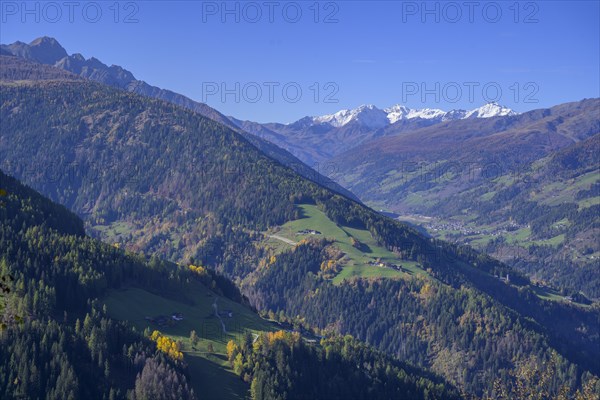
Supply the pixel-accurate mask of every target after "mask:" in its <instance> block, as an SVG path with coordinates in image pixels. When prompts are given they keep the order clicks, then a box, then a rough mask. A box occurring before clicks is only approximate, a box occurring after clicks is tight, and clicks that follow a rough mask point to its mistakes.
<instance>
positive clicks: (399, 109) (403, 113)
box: [384, 104, 446, 124]
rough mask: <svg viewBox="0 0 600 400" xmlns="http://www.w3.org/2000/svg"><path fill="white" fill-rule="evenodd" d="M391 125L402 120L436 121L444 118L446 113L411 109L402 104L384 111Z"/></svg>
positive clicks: (431, 109)
mask: <svg viewBox="0 0 600 400" xmlns="http://www.w3.org/2000/svg"><path fill="white" fill-rule="evenodd" d="M384 111H385V112H387V119H388V120H389V121H390V123H391V124H393V123H394V122H397V121H400V120H401V119H414V118H422V119H436V118H443V116H444V115H445V114H446V111H444V110H440V109H437V108H422V109H411V108H408V107H405V106H402V105H400V104H396V105H395V106H392V107H389V108H386V109H384Z"/></svg>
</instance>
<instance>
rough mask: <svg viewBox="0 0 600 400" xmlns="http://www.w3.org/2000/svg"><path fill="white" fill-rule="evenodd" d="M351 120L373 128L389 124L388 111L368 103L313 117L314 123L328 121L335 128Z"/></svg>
mask: <svg viewBox="0 0 600 400" xmlns="http://www.w3.org/2000/svg"><path fill="white" fill-rule="evenodd" d="M353 121H357V122H359V123H360V124H361V125H363V126H366V127H369V128H373V129H379V128H383V127H384V126H387V125H389V121H388V113H387V112H386V111H384V110H380V109H379V108H377V107H375V106H374V105H370V104H369V105H363V106H360V107H358V108H355V109H353V110H341V111H338V112H336V113H335V114H329V115H323V116H321V117H314V118H313V122H314V123H317V124H322V123H328V124H329V125H331V126H334V127H336V128H339V127H341V126H344V125H347V124H349V123H350V122H353Z"/></svg>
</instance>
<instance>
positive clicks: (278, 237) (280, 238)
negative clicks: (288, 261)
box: [269, 235, 298, 246]
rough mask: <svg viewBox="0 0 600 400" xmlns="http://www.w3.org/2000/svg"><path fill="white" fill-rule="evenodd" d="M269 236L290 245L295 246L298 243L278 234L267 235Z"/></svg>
mask: <svg viewBox="0 0 600 400" xmlns="http://www.w3.org/2000/svg"><path fill="white" fill-rule="evenodd" d="M269 237H271V238H273V239H277V240H281V241H282V242H284V243H287V244H291V245H292V246H295V245H297V244H298V243H296V242H294V241H293V240H290V239H286V238H284V237H283V236H279V235H269Z"/></svg>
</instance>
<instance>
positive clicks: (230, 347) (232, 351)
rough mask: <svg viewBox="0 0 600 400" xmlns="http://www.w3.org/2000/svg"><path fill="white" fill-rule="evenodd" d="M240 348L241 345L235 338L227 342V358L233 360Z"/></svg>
mask: <svg viewBox="0 0 600 400" xmlns="http://www.w3.org/2000/svg"><path fill="white" fill-rule="evenodd" d="M239 350H240V348H239V346H238V345H237V344H236V343H235V342H234V341H233V340H230V341H229V342H227V359H228V360H229V361H233V359H234V357H235V356H236V355H237V353H239Z"/></svg>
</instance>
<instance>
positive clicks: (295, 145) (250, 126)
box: [229, 103, 518, 170]
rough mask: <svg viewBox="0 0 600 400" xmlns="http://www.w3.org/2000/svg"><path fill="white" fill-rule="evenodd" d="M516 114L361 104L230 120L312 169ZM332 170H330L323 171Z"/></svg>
mask: <svg viewBox="0 0 600 400" xmlns="http://www.w3.org/2000/svg"><path fill="white" fill-rule="evenodd" d="M515 115H518V114H517V113H516V112H515V111H513V110H511V109H510V108H507V107H503V106H501V105H499V104H497V103H488V104H485V105H483V106H481V107H479V108H475V109H473V110H451V111H443V110H440V109H433V108H424V109H411V108H408V107H405V106H403V105H400V104H397V105H394V106H392V107H388V108H384V109H379V108H377V107H375V106H373V105H362V106H360V107H358V108H355V109H351V110H341V111H338V112H336V113H334V114H329V115H322V116H317V117H304V118H302V119H299V120H298V121H295V122H292V123H290V124H281V123H266V124H258V123H256V122H251V121H241V120H238V119H236V118H234V117H229V119H230V120H231V121H232V122H233V123H234V124H235V125H236V126H238V127H240V128H241V129H244V130H245V131H247V132H250V133H252V134H254V135H256V136H259V137H261V138H263V139H266V140H268V141H270V142H272V143H275V144H277V145H278V146H280V147H282V148H284V149H286V150H288V151H289V152H291V153H292V154H294V155H295V156H296V157H298V158H300V159H301V160H302V161H304V162H305V163H307V164H308V165H311V166H318V165H322V164H324V163H327V161H329V160H330V159H331V158H333V157H335V156H336V155H338V154H341V153H342V152H344V151H348V150H350V149H352V148H354V147H358V146H360V145H362V144H364V143H367V142H369V141H371V140H374V139H377V138H380V137H386V136H395V135H398V134H400V133H402V132H407V131H411V130H414V129H418V128H423V127H426V126H431V125H435V124H439V123H443V122H448V121H456V120H464V119H468V120H471V119H483V118H492V117H500V116H515ZM325 169H329V170H331V167H329V168H325Z"/></svg>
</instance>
